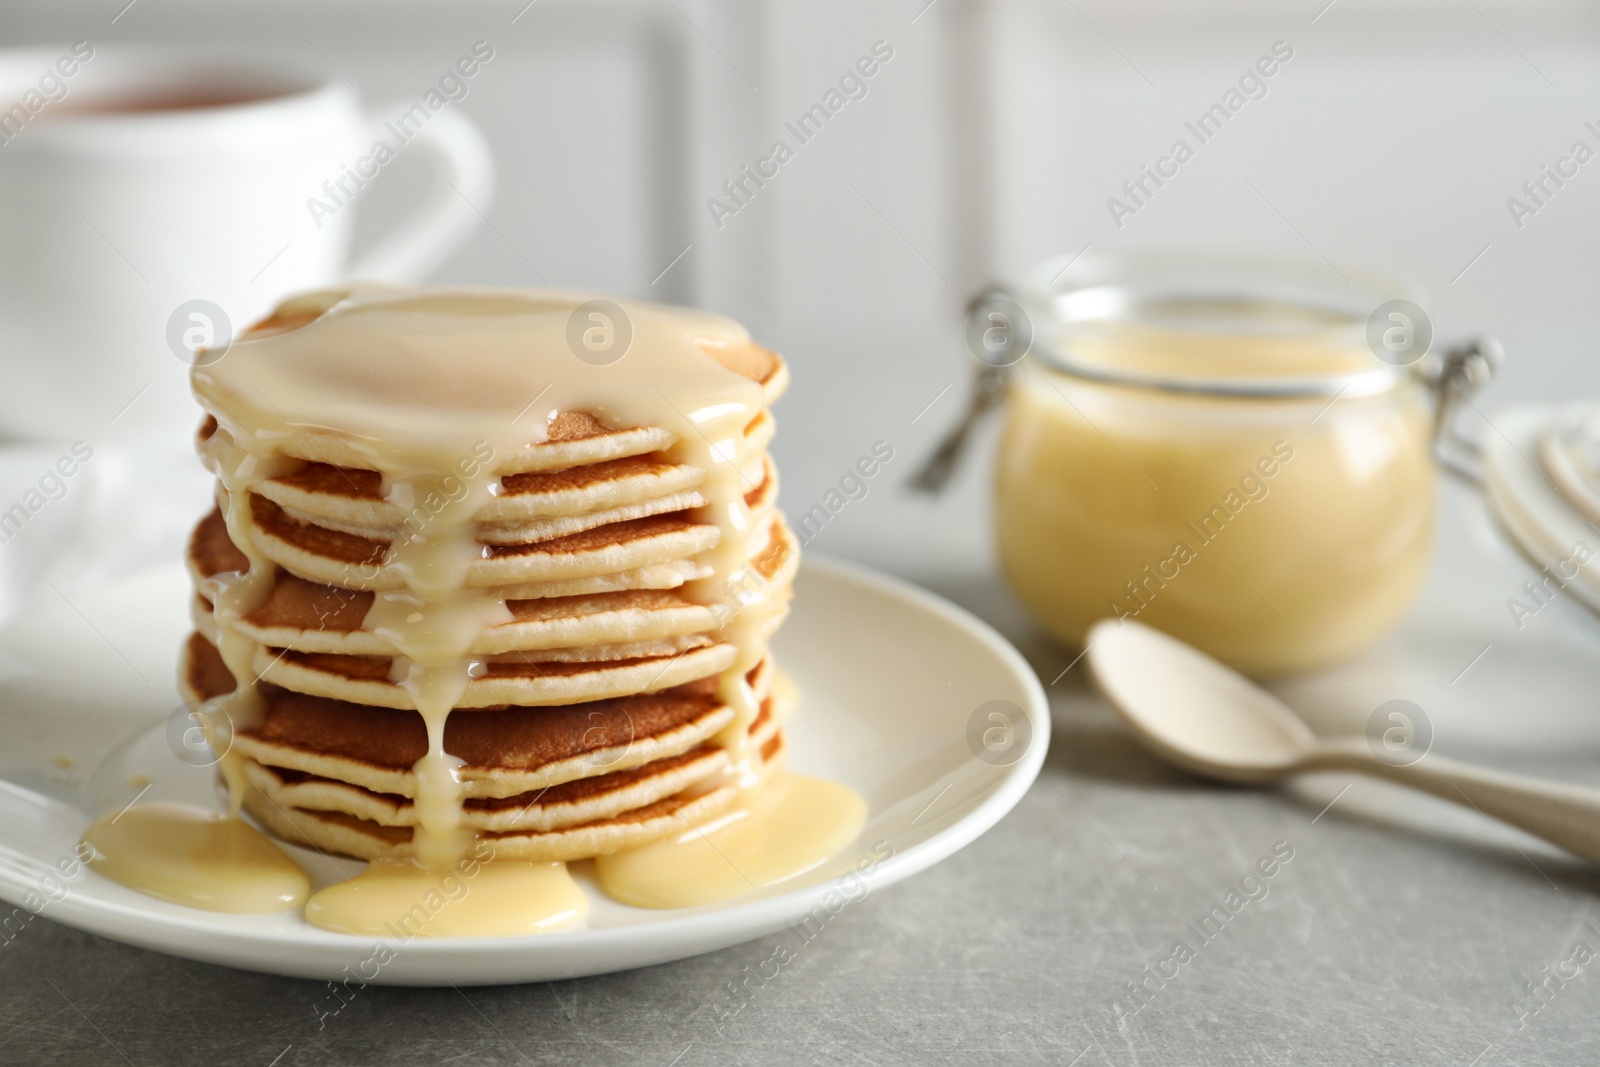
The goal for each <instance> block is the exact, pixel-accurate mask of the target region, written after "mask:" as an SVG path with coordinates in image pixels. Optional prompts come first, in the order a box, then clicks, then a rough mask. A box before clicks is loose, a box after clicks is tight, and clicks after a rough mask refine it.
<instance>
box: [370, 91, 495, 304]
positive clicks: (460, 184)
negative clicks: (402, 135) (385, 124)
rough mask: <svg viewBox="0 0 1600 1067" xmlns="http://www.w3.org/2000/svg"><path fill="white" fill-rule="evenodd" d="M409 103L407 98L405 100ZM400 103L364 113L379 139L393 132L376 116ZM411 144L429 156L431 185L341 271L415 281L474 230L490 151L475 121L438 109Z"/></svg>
mask: <svg viewBox="0 0 1600 1067" xmlns="http://www.w3.org/2000/svg"><path fill="white" fill-rule="evenodd" d="M407 103H409V102H407ZM405 107H406V104H403V103H400V102H395V103H393V104H390V105H386V106H384V107H381V108H375V109H373V110H372V111H369V112H368V126H369V128H370V129H372V130H375V131H381V132H379V133H378V134H377V135H378V136H380V137H381V138H382V139H383V140H385V141H387V142H391V143H392V141H393V139H394V134H393V133H391V132H390V131H389V130H388V129H386V128H382V127H381V123H382V120H381V119H380V118H378V117H377V116H380V115H398V114H400V113H401V112H402V111H404V110H405ZM412 146H415V147H416V148H418V149H420V150H422V151H423V152H425V153H427V154H428V155H429V156H430V157H431V160H432V164H433V170H434V179H433V185H432V188H431V189H429V190H428V193H427V195H426V196H425V197H424V198H423V200H422V202H421V203H419V204H418V205H417V206H416V207H415V208H413V209H412V211H411V213H410V215H409V216H407V217H406V218H405V219H403V220H402V221H401V222H400V223H399V224H397V225H396V226H394V227H392V228H391V229H390V230H389V232H388V233H386V234H384V235H383V236H382V237H381V238H379V239H378V242H377V243H376V244H375V245H373V246H372V247H371V248H369V249H367V251H366V252H364V253H362V254H361V255H360V256H358V257H356V259H355V262H353V263H352V264H351V265H350V268H349V270H348V271H347V272H346V274H347V275H348V276H349V277H350V278H353V279H360V280H363V281H385V282H417V281H421V280H422V279H423V278H425V277H427V275H428V274H430V273H432V271H433V270H434V269H435V268H437V267H438V266H439V265H440V264H441V263H443V262H444V261H445V259H446V258H448V257H449V256H450V254H451V253H452V252H454V251H455V250H456V249H457V248H459V247H461V243H462V242H463V241H465V240H466V239H467V237H469V236H470V235H471V234H472V231H473V230H475V229H477V228H478V225H479V223H481V222H482V221H483V215H482V214H481V213H482V212H484V211H487V210H488V208H489V203H490V201H491V200H492V199H493V198H494V185H495V174H494V155H493V153H492V152H490V150H489V141H488V139H487V138H486V137H484V135H483V131H482V130H480V129H479V128H478V126H477V124H476V123H474V122H473V121H472V120H471V119H469V118H467V117H466V116H465V115H463V114H461V113H460V112H457V111H452V110H448V109H446V110H443V111H439V112H436V113H435V114H434V115H433V116H432V117H431V118H429V120H428V123H427V125H425V126H423V127H422V128H421V129H420V130H418V131H417V132H416V133H415V134H414V135H413V137H412V139H411V140H410V141H407V142H406V147H412Z"/></svg>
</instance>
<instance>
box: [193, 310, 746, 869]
mask: <svg viewBox="0 0 1600 1067" xmlns="http://www.w3.org/2000/svg"><path fill="white" fill-rule="evenodd" d="M583 300H584V298H582V297H579V296H576V295H567V294H562V293H540V294H520V293H513V292H498V291H492V290H488V291H453V292H411V291H397V290H387V289H381V288H380V289H367V290H356V291H350V292H344V291H341V292H330V293H320V294H312V295H310V296H308V297H305V298H302V299H301V300H300V301H298V302H292V303H291V304H289V305H285V306H284V307H282V308H280V309H279V311H278V314H277V318H278V319H280V320H283V321H285V322H288V323H291V324H294V325H292V328H289V329H286V330H284V331H282V332H276V333H273V332H270V330H269V331H265V332H263V334H262V335H260V336H256V337H251V336H248V335H247V336H246V337H245V338H244V339H242V340H240V341H238V342H236V343H235V344H234V346H233V347H232V349H231V350H230V351H229V352H228V354H227V355H226V357H225V358H223V359H222V360H219V361H218V362H216V363H215V364H212V365H209V366H205V367H200V368H197V369H196V371H195V373H194V377H193V381H194V388H195V392H196V395H197V396H198V397H199V399H200V401H201V403H202V404H203V405H204V406H205V407H206V408H207V409H208V410H210V411H211V412H212V413H213V414H214V415H215V416H216V417H217V420H218V423H219V427H220V429H219V432H218V433H217V434H216V435H214V436H216V437H218V438H220V439H222V440H221V441H220V442H219V443H218V445H217V446H216V447H208V449H207V452H208V454H209V455H210V456H211V460H212V465H213V469H215V470H216V472H217V474H218V476H219V478H220V479H221V481H222V483H223V485H224V486H225V487H226V489H227V501H226V508H225V511H224V515H225V518H226V521H227V525H228V531H229V534H230V536H231V537H232V539H233V541H234V543H235V544H236V545H239V546H240V547H241V549H243V550H244V552H245V553H246V555H247V557H248V558H249V560H250V567H249V569H248V570H247V571H246V572H245V573H244V574H242V575H240V576H238V577H237V578H235V579H233V580H232V581H230V582H227V583H224V584H223V586H222V588H221V589H219V590H218V595H219V598H220V599H219V600H218V602H217V603H218V629H219V631H220V634H221V640H222V642H223V645H222V651H223V655H224V659H225V661H226V662H227V664H228V666H229V668H230V670H232V671H233V672H234V677H235V679H236V680H237V682H238V683H239V685H238V689H237V690H236V691H235V695H234V696H231V697H228V698H223V702H222V703H221V706H220V708H219V711H221V712H225V714H226V716H227V717H228V718H229V719H233V720H234V721H236V722H237V721H242V722H245V723H248V722H250V721H252V717H253V715H254V714H255V713H256V712H257V709H255V708H253V707H252V705H251V702H252V700H253V699H255V698H254V697H253V689H252V686H251V684H250V683H252V682H254V681H255V678H256V672H255V670H254V668H253V664H254V663H255V662H256V652H257V650H256V649H255V648H253V647H251V643H250V642H249V640H248V639H246V638H244V637H243V636H242V635H241V634H240V633H239V632H238V627H237V625H236V624H237V620H238V619H239V618H241V617H242V616H243V615H246V614H248V613H249V612H250V611H251V610H253V609H254V608H255V607H256V606H258V605H259V604H260V603H261V602H262V600H263V599H264V598H265V597H266V596H267V595H268V594H269V593H270V591H271V585H272V581H273V575H274V574H275V568H274V567H273V565H272V564H271V563H270V562H269V561H268V560H266V559H265V558H264V557H263V556H262V555H261V554H260V553H259V551H257V550H256V549H255V547H254V540H255V539H254V536H253V523H254V520H253V518H252V515H251V509H250V505H249V497H250V494H251V490H252V488H253V487H254V485H255V484H256V483H257V482H258V481H260V480H262V479H266V478H271V477H275V476H277V475H278V474H280V473H282V472H283V471H284V469H285V464H289V465H294V464H295V463H296V461H295V460H286V459H285V458H284V457H285V453H287V454H289V455H293V456H297V457H300V458H302V459H315V458H316V457H317V456H318V446H317V443H316V442H317V440H318V439H323V438H324V437H325V435H332V436H333V437H334V438H336V439H338V440H339V441H340V442H341V444H342V445H343V446H344V447H343V448H342V449H341V454H347V453H348V452H352V451H353V452H354V453H355V454H357V455H358V456H360V457H361V459H362V465H363V466H366V467H369V468H370V469H372V470H375V471H377V472H378V473H379V474H380V475H381V476H382V478H383V486H384V495H385V497H386V498H387V499H388V500H389V501H391V502H392V503H395V504H397V505H399V506H400V507H401V509H402V510H403V511H405V512H407V513H410V514H419V513H420V514H423V515H424V516H425V519H424V520H423V521H419V522H417V523H415V524H411V523H408V524H407V526H406V527H405V529H404V530H403V531H402V533H401V534H400V536H398V537H397V538H396V539H395V540H394V541H393V542H392V544H391V546H390V548H389V550H388V552H387V554H386V556H385V558H384V559H383V560H382V561H381V563H379V564H376V565H373V566H369V567H362V566H359V565H358V566H354V567H352V568H351V573H350V574H349V576H348V577H349V580H348V581H347V582H344V583H341V584H347V585H349V586H351V587H353V588H368V589H372V590H374V591H375V594H376V595H375V600H374V602H373V606H372V608H371V610H370V613H369V615H368V617H367V620H366V628H367V629H369V630H372V631H373V632H376V633H379V634H382V635H384V636H385V637H387V638H388V639H389V640H390V641H391V642H392V643H393V645H394V646H395V648H396V650H397V652H398V655H397V656H396V657H395V659H394V668H393V674H392V680H394V681H396V682H397V683H399V684H400V685H401V686H402V687H403V688H404V689H405V690H406V691H407V693H409V694H410V697H411V701H412V703H414V705H415V707H416V709H417V711H418V713H419V714H420V715H421V716H422V718H423V721H424V723H425V724H426V726H427V732H428V750H427V754H426V755H425V756H424V757H423V758H422V760H421V761H419V762H418V764H417V765H416V768H415V771H416V778H415V780H416V796H415V797H413V801H414V804H415V808H416V811H417V815H418V826H417V828H416V830H415V832H414V836H413V843H414V851H415V854H416V857H417V859H418V861H419V862H420V863H421V864H423V865H424V866H428V867H434V868H440V867H445V866H448V865H450V864H451V863H453V862H455V861H456V860H458V859H459V858H460V857H461V855H462V854H463V853H464V851H465V849H466V848H467V847H468V846H469V845H470V841H471V835H470V833H467V832H464V831H463V830H462V828H461V813H462V790H461V785H460V782H459V780H458V777H457V773H456V771H457V765H458V763H459V761H458V760H456V759H455V757H453V756H451V755H450V754H449V753H448V752H447V751H446V750H445V747H444V734H445V724H446V722H447V720H448V717H449V715H450V713H451V709H452V708H453V707H454V706H455V704H456V703H457V701H458V700H459V698H460V697H461V695H462V692H463V691H464V690H465V688H466V686H467V684H468V682H469V681H470V680H471V679H472V677H473V676H474V674H475V673H476V672H478V671H480V670H481V664H479V663H478V662H477V661H476V660H475V659H474V656H473V654H472V653H471V652H470V651H469V649H470V647H471V645H472V643H473V641H474V639H475V638H476V637H477V636H478V634H479V633H481V632H482V631H483V630H484V629H486V628H488V627H492V626H494V625H497V624H499V623H501V622H505V621H507V620H509V618H510V615H509V613H508V610H507V608H506V605H505V602H504V600H503V598H501V597H500V596H498V595H496V594H495V593H494V592H493V591H492V590H489V589H483V588H476V587H474V586H473V585H472V582H471V576H470V574H469V571H470V569H471V565H472V563H473V562H474V561H475V560H478V559H481V558H483V555H484V549H483V546H482V545H480V544H479V542H478V540H477V537H476V525H475V521H474V515H475V513H476V512H477V511H478V510H479V509H480V508H481V507H482V506H483V505H484V504H485V503H487V502H488V501H489V500H490V499H491V498H492V497H493V496H494V495H495V494H496V493H497V492H498V491H499V490H500V482H499V477H498V474H497V473H496V471H497V469H498V468H500V467H501V466H502V465H504V464H505V463H507V462H508V461H511V460H514V458H515V457H516V456H517V455H518V454H519V453H521V452H523V451H524V450H526V449H527V448H529V447H531V446H534V445H537V444H539V443H541V442H543V441H545V440H546V439H547V437H548V430H547V427H548V423H549V421H550V419H551V418H553V417H554V415H555V414H556V413H558V412H568V411H583V412H589V413H591V414H593V415H594V416H596V417H597V418H599V419H600V420H601V421H602V422H603V423H605V424H606V425H608V426H611V427H613V428H628V427H644V426H654V427H660V428H663V429H666V430H668V431H669V432H671V433H672V434H674V435H675V437H676V441H675V443H674V444H673V445H672V446H671V448H670V449H669V458H670V459H671V460H672V461H674V462H676V463H682V464H686V465H690V466H693V467H696V468H699V469H700V470H702V471H705V472H706V479H705V482H704V483H703V485H702V488H701V493H702V496H703V497H704V499H705V500H706V504H705V506H704V507H703V508H702V509H700V513H699V514H698V515H697V516H696V519H697V520H698V521H701V522H706V523H709V524H712V525H714V526H715V527H716V528H717V531H718V538H717V543H716V545H715V547H714V548H713V549H712V550H711V551H710V552H709V553H707V554H706V558H705V562H706V563H707V564H708V565H709V567H710V572H711V573H710V574H709V575H708V576H707V577H706V578H704V579H702V580H700V581H698V582H695V583H692V584H691V586H690V587H689V588H688V589H687V590H686V592H687V593H688V595H689V596H690V597H691V598H693V599H696V600H698V601H701V602H703V603H709V604H716V605H722V604H723V603H724V601H725V600H726V599H727V598H728V597H729V596H730V593H734V594H736V595H737V602H736V603H735V604H733V605H732V606H731V607H726V608H720V609H719V610H723V611H725V612H726V614H725V616H724V617H725V619H726V625H725V627H724V631H723V634H722V635H721V636H722V637H723V639H724V640H727V641H728V642H729V643H732V644H734V645H735V646H736V649H737V655H736V658H735V661H734V663H733V664H732V666H730V667H729V668H728V669H727V670H726V671H725V672H724V673H723V675H722V677H721V679H720V681H719V686H718V692H719V696H720V698H721V699H722V700H723V701H725V702H726V703H727V704H728V705H729V706H730V707H731V708H732V709H733V711H734V713H735V715H734V719H733V721H732V722H731V723H730V724H729V725H728V726H727V728H726V729H725V730H724V731H723V732H722V733H721V735H720V736H719V738H718V740H719V742H720V743H721V744H722V745H723V746H724V747H726V748H727V749H728V751H729V754H730V756H731V757H732V761H733V763H734V765H735V767H737V768H740V769H741V771H742V775H741V776H742V777H743V778H744V779H746V780H749V779H752V778H753V772H752V771H751V764H752V762H753V761H752V760H751V759H750V758H749V754H748V753H747V752H746V748H747V747H748V744H749V742H748V737H749V728H750V725H751V723H752V722H753V721H754V720H755V718H756V715H757V714H758V712H759V706H758V701H757V699H756V696H755V694H754V692H753V691H752V689H751V687H750V685H749V683H748V681H747V680H746V677H745V676H746V673H747V672H749V671H750V670H752V669H753V668H754V667H755V666H756V665H757V663H758V662H759V661H760V659H761V657H762V655H763V654H764V647H765V642H764V638H765V627H766V625H767V623H768V622H769V621H770V619H771V616H772V613H773V611H774V610H776V608H777V606H778V605H777V604H775V603H774V602H775V601H776V599H777V598H776V596H773V595H768V593H767V591H766V590H765V589H764V588H763V587H762V583H760V582H759V580H758V581H754V582H752V581H750V580H748V578H747V577H746V576H745V573H744V572H745V571H746V569H747V568H748V560H749V556H750V547H751V544H750V538H751V534H752V531H753V527H754V525H755V524H754V523H753V521H752V515H751V509H750V507H749V506H748V505H747V503H746V500H745V494H746V492H748V491H749V489H750V488H751V486H750V485H749V484H748V483H749V482H750V477H749V475H748V474H747V473H746V472H745V470H744V468H745V467H746V466H747V465H748V463H749V461H750V460H751V458H752V457H751V456H749V455H747V454H746V451H747V449H746V444H745V438H746V428H747V427H748V426H749V425H750V423H751V422H752V421H753V420H755V419H756V418H758V417H759V416H760V415H761V414H762V412H763V410H764V406H765V398H764V394H763V390H762V386H761V384H760V383H758V382H756V381H753V380H751V379H749V378H747V377H744V376H742V375H740V374H738V373H736V372H735V371H732V370H730V369H728V368H727V367H725V366H724V365H723V364H722V363H720V362H718V360H717V359H715V358H713V356H712V355H711V354H709V353H708V350H707V347H708V346H711V347H713V348H714V347H728V346H739V345H747V344H749V337H748V334H746V333H745V331H744V330H743V328H742V327H740V326H738V325H737V324H735V323H733V322H731V321H729V320H727V319H723V318H721V317H718V316H715V315H710V314H703V313H697V312H687V311H682V310H678V309H669V308H662V307H656V306H652V305H645V304H623V305H622V308H621V311H622V314H623V315H625V316H626V317H627V318H628V319H629V326H630V327H631V335H632V341H631V345H630V347H629V349H628V351H627V352H626V354H625V355H624V356H623V357H622V358H620V359H618V360H616V361H615V362H613V363H611V364H609V365H604V366H597V365H595V364H594V363H592V362H586V361H585V360H583V359H580V358H579V356H578V354H577V353H575V352H573V351H571V350H570V349H569V346H568V340H567V338H568V320H569V318H570V317H571V315H572V313H573V310H574V309H575V308H576V307H577V306H578V305H579V304H581V303H582V302H583ZM297 318H298V319H299V320H301V322H303V324H295V320H296V319H297ZM385 346H389V348H390V349H391V350H392V349H394V348H403V349H404V351H403V352H398V351H397V352H393V355H394V357H395V358H386V355H387V353H386V352H385ZM424 501H428V502H430V503H429V505H428V506H427V507H422V508H419V507H418V506H417V505H418V504H419V503H421V502H424ZM439 501H443V504H442V506H436V505H437V502H439ZM228 782H229V788H230V790H233V791H234V792H235V797H234V802H235V804H236V805H237V803H238V792H239V791H240V790H241V789H242V788H243V784H242V782H241V781H237V780H236V777H235V774H234V773H233V772H230V773H229V778H228Z"/></svg>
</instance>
